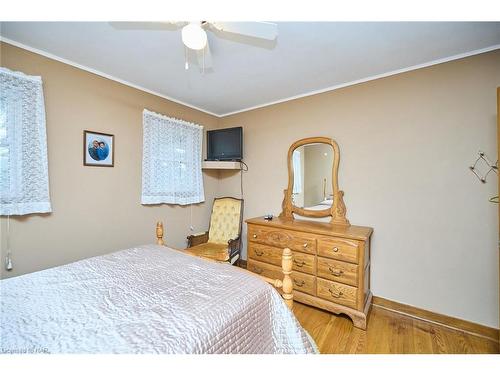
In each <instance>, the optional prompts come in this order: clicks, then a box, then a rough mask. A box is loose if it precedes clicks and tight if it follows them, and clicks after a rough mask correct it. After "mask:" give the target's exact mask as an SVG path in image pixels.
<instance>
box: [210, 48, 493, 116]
mask: <svg viewBox="0 0 500 375" xmlns="http://www.w3.org/2000/svg"><path fill="white" fill-rule="evenodd" d="M497 49H500V44H495V45H493V46H490V47H485V48H481V49H477V50H474V51H469V52H464V53H460V54H458V55H453V56H449V57H443V58H442V59H437V60H432V61H429V62H426V63H422V64H418V65H412V66H409V67H407V68H401V69H396V70H392V71H390V72H387V73H382V74H377V75H374V76H369V77H366V78H361V79H357V80H355V81H349V82H345V83H341V84H338V85H334V86H329V87H325V88H324V89H319V90H313V91H308V92H306V93H303V94H299V95H295V96H289V97H287V98H283V99H278V100H275V101H272V102H267V103H264V104H259V105H256V106H253V107H247V108H243V109H239V110H237V111H233V112H227V113H224V114H221V115H217V116H219V117H226V116H231V115H235V114H237V113H242V112H248V111H252V110H254V109H259V108H263V107H268V106H271V105H274V104H279V103H284V102H288V101H290V100H295V99H300V98H305V97H307V96H312V95H317V94H322V93H325V92H328V91H333V90H338V89H341V88H344V87H348V86H354V85H357V84H359V83H364V82H369V81H374V80H376V79H380V78H385V77H390V76H393V75H396V74H401V73H406V72H410V71H412V70H417V69H422V68H427V67H429V66H432V65H438V64H443V63H446V62H449V61H453V60H459V59H463V58H465V57H470V56H474V55H480V54H481V53H486V52H491V51H495V50H497Z"/></svg>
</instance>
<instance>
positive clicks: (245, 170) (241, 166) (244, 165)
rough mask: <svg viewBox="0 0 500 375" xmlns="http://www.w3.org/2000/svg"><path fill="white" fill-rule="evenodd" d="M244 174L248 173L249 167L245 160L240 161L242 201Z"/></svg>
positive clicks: (241, 196)
mask: <svg viewBox="0 0 500 375" xmlns="http://www.w3.org/2000/svg"><path fill="white" fill-rule="evenodd" d="M243 167H244V168H243ZM243 172H248V165H247V164H246V163H245V162H244V161H243V160H240V198H241V199H243Z"/></svg>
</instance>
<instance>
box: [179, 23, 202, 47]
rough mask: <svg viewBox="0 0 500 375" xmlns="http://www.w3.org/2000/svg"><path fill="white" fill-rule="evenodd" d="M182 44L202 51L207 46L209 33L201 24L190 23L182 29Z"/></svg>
mask: <svg viewBox="0 0 500 375" xmlns="http://www.w3.org/2000/svg"><path fill="white" fill-rule="evenodd" d="M182 42H183V43H184V45H185V46H186V47H188V48H191V49H194V50H201V49H203V48H205V46H206V45H207V33H206V32H205V30H203V29H202V28H201V25H200V24H199V23H190V24H188V25H186V26H184V27H183V28H182Z"/></svg>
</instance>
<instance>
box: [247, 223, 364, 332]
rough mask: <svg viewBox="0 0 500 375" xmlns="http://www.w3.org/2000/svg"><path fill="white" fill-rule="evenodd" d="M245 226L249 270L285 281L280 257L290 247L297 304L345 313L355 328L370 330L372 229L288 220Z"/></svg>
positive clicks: (294, 297)
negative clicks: (367, 324)
mask: <svg viewBox="0 0 500 375" xmlns="http://www.w3.org/2000/svg"><path fill="white" fill-rule="evenodd" d="M246 223H247V225H248V235H247V237H248V247H247V253H248V261H247V268H248V269H249V270H250V271H252V272H255V273H257V274H260V275H264V276H267V277H270V278H274V279H276V278H282V277H283V276H282V271H281V267H280V265H281V254H282V252H283V248H285V247H288V248H290V249H291V250H292V251H293V272H292V280H293V284H294V285H293V286H294V296H293V299H294V300H295V301H298V302H301V303H305V304H307V305H311V306H315V307H318V308H321V309H324V310H328V311H331V312H333V313H336V314H340V313H343V314H346V315H348V316H349V317H350V318H351V319H352V321H353V322H354V326H355V327H358V328H362V329H366V319H367V314H368V311H369V308H370V304H371V298H372V294H371V292H370V236H371V233H372V231H373V230H372V228H368V227H360V226H355V225H350V226H340V225H335V224H331V223H325V222H317V221H306V220H293V219H287V218H283V217H275V218H273V220H271V221H267V220H264V218H263V217H258V218H253V219H249V220H246Z"/></svg>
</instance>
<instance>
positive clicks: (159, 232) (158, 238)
mask: <svg viewBox="0 0 500 375" xmlns="http://www.w3.org/2000/svg"><path fill="white" fill-rule="evenodd" d="M156 244H157V245H160V246H163V245H165V242H164V241H163V223H162V222H161V221H159V222H157V223H156Z"/></svg>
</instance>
